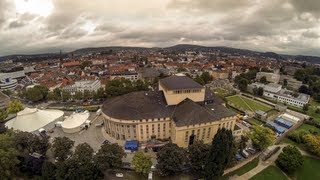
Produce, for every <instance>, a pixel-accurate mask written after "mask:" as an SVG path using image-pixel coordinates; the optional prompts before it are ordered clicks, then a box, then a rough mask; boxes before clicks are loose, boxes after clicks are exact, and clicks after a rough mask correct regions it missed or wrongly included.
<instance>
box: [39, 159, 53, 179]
mask: <svg viewBox="0 0 320 180" xmlns="http://www.w3.org/2000/svg"><path fill="white" fill-rule="evenodd" d="M56 170H57V167H56V165H55V164H53V163H52V162H50V161H45V162H44V163H43V164H42V169H41V177H40V179H43V180H55V179H56V178H55V175H56Z"/></svg>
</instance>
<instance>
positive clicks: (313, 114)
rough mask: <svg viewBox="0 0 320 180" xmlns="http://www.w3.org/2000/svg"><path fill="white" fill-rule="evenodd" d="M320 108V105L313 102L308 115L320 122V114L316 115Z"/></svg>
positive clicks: (310, 104)
mask: <svg viewBox="0 0 320 180" xmlns="http://www.w3.org/2000/svg"><path fill="white" fill-rule="evenodd" d="M318 107H319V108H320V103H317V102H315V101H311V102H310V103H309V110H308V111H307V114H308V115H309V116H311V117H313V119H314V120H315V121H318V122H320V113H316V110H317V108H318Z"/></svg>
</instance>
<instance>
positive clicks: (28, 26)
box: [0, 0, 320, 56]
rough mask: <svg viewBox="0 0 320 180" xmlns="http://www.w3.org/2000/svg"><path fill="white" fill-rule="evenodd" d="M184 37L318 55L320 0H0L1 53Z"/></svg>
mask: <svg viewBox="0 0 320 180" xmlns="http://www.w3.org/2000/svg"><path fill="white" fill-rule="evenodd" d="M182 43H183V44H186V43H190V44H198V45H207V46H230V47H236V48H247V49H251V50H259V51H274V52H277V53H288V54H305V55H318V56H320V50H319V49H320V0H113V1H111V0H0V56H1V55H8V54H15V53H43V52H58V51H59V50H60V49H62V50H63V51H70V50H74V49H77V48H82V47H97V46H143V47H155V46H157V47H165V46H172V45H175V44H182Z"/></svg>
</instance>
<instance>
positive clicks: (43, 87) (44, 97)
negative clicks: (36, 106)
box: [34, 85, 49, 99]
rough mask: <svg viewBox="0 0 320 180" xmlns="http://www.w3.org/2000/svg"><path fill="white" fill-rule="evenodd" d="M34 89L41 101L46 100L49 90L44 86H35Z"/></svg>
mask: <svg viewBox="0 0 320 180" xmlns="http://www.w3.org/2000/svg"><path fill="white" fill-rule="evenodd" d="M34 89H39V90H40V92H41V94H42V96H43V99H47V97H48V93H49V89H48V88H47V87H46V86H41V85H37V86H34Z"/></svg>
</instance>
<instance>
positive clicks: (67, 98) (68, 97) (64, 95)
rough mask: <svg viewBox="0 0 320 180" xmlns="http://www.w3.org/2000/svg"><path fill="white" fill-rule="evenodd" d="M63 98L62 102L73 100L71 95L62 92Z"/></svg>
mask: <svg viewBox="0 0 320 180" xmlns="http://www.w3.org/2000/svg"><path fill="white" fill-rule="evenodd" d="M61 98H62V101H66V100H69V99H71V93H70V92H68V91H61Z"/></svg>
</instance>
